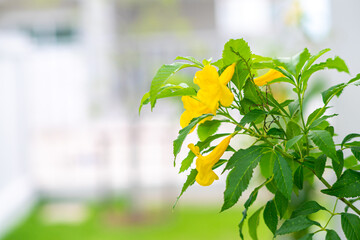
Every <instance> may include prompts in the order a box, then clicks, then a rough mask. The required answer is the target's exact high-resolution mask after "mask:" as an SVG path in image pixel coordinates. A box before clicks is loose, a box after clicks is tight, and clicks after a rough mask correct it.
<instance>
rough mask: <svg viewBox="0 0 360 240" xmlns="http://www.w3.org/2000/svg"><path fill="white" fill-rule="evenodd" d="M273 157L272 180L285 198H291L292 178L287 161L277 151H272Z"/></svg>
mask: <svg viewBox="0 0 360 240" xmlns="http://www.w3.org/2000/svg"><path fill="white" fill-rule="evenodd" d="M273 158H274V162H275V164H274V180H275V182H276V185H277V187H278V189H279V190H280V191H281V193H282V194H283V195H284V196H285V197H286V198H287V199H291V192H292V187H293V180H292V175H291V168H290V166H289V164H288V163H287V161H286V160H285V159H284V158H283V157H282V156H281V155H280V154H279V153H277V152H273Z"/></svg>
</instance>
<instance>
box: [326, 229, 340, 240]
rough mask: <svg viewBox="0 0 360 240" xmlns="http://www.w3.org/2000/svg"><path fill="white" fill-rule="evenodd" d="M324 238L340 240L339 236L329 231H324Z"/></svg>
mask: <svg viewBox="0 0 360 240" xmlns="http://www.w3.org/2000/svg"><path fill="white" fill-rule="evenodd" d="M326 232H327V233H326V238H325V240H341V239H340V237H339V235H338V234H337V233H336V232H335V231H334V230H331V229H326Z"/></svg>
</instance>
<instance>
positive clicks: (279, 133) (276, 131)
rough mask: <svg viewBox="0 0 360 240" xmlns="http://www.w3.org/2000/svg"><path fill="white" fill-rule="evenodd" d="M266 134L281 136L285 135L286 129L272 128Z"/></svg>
mask: <svg viewBox="0 0 360 240" xmlns="http://www.w3.org/2000/svg"><path fill="white" fill-rule="evenodd" d="M266 135H269V136H279V137H281V138H284V137H285V132H284V130H282V129H280V128H275V127H273V128H270V129H269V131H268V132H267V133H266Z"/></svg>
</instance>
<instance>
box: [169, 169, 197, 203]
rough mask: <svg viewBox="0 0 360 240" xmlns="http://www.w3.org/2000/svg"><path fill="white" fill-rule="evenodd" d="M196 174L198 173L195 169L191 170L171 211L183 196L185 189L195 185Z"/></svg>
mask: <svg viewBox="0 0 360 240" xmlns="http://www.w3.org/2000/svg"><path fill="white" fill-rule="evenodd" d="M197 174H198V171H197V170H196V169H191V171H190V174H189V175H188V176H187V178H186V181H185V183H184V185H183V187H182V189H181V192H180V195H179V196H178V197H177V199H176V201H175V203H174V206H173V209H174V208H175V207H176V204H177V203H178V201H179V199H180V197H181V196H182V195H183V194H184V192H185V191H186V189H188V187H190V186H191V185H193V184H194V183H195V178H196V175H197Z"/></svg>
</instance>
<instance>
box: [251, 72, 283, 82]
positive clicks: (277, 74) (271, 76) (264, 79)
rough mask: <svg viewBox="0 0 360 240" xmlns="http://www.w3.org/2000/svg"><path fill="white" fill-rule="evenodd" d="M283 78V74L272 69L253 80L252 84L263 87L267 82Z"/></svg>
mask: <svg viewBox="0 0 360 240" xmlns="http://www.w3.org/2000/svg"><path fill="white" fill-rule="evenodd" d="M281 77H285V76H284V74H282V73H281V72H279V71H276V70H274V69H270V71H268V72H267V73H265V74H264V75H262V76H260V77H257V78H255V79H254V83H255V84H256V85H258V86H264V85H266V84H267V83H268V82H271V81H272V80H275V79H277V78H281Z"/></svg>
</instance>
